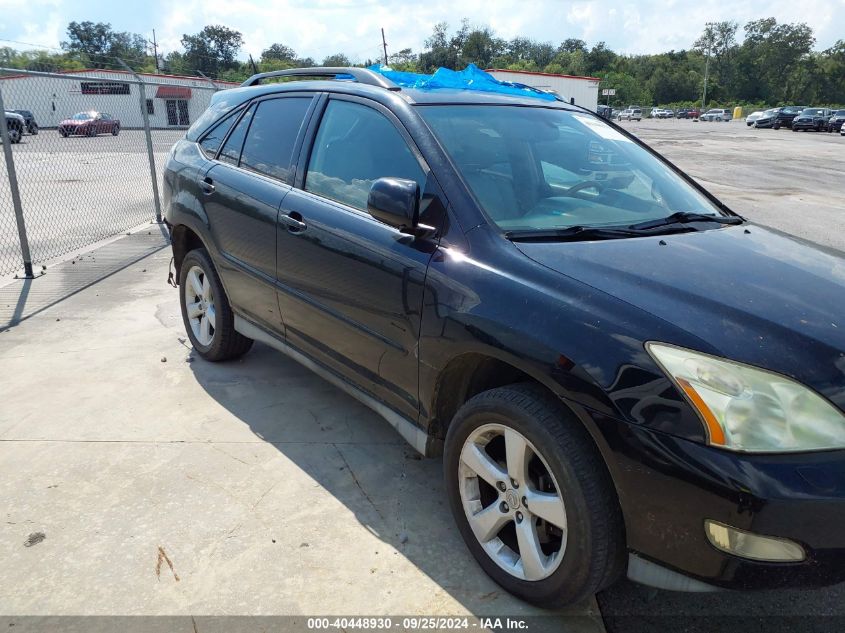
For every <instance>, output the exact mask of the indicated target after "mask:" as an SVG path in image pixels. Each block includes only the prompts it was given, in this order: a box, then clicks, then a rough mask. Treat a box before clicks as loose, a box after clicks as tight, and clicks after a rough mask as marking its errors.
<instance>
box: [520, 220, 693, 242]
mask: <svg viewBox="0 0 845 633" xmlns="http://www.w3.org/2000/svg"><path fill="white" fill-rule="evenodd" d="M690 230H693V229H690V228H688V227H679V229H678V230H677V231H673V232H678V233H681V232H685V231H690ZM653 234H654V233H653V232H651V231H648V230H643V229H635V228H632V227H625V226H605V227H602V226H581V225H580V224H579V225H576V226H569V227H566V228H565V229H536V230H524V231H519V230H514V231H506V232H505V237H507V238H508V239H509V240H511V241H512V242H545V241H560V242H565V241H579V240H615V239H621V238H625V237H644V236H647V235H653Z"/></svg>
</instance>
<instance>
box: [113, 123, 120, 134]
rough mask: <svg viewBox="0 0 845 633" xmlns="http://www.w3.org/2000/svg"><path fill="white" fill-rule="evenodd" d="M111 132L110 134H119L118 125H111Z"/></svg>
mask: <svg viewBox="0 0 845 633" xmlns="http://www.w3.org/2000/svg"><path fill="white" fill-rule="evenodd" d="M111 133H112V136H117V135H118V134H120V126H119V125H115V126H114V127H112V129H111Z"/></svg>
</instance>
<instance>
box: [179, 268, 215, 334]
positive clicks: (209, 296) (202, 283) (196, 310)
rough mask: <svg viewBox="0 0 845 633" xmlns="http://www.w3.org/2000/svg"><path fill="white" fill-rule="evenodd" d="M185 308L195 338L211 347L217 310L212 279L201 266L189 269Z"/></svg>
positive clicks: (185, 289) (185, 291) (185, 290)
mask: <svg viewBox="0 0 845 633" xmlns="http://www.w3.org/2000/svg"><path fill="white" fill-rule="evenodd" d="M184 293H185V309H186V312H187V314H188V323H189V324H190V326H191V331H192V332H193V333H194V338H195V339H196V340H197V341H198V342H199V344H200V345H202V346H204V347H209V346H210V345H211V342H212V341H213V340H214V333H215V332H216V330H217V312H216V310H215V308H214V295H213V293H212V292H211V280H210V279H209V278H208V275H206V274H205V271H204V270H203V269H202V268H200V267H199V266H193V267H192V268H191V269H190V270H189V271H188V276H187V278H186V283H185V288H184Z"/></svg>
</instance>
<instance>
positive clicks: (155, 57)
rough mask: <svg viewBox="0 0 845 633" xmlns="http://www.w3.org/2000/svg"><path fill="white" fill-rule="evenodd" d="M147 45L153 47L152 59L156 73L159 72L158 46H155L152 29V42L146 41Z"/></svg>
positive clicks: (154, 35) (154, 33) (154, 36)
mask: <svg viewBox="0 0 845 633" xmlns="http://www.w3.org/2000/svg"><path fill="white" fill-rule="evenodd" d="M147 44H152V45H153V59H154V60H155V63H156V72H161V71H160V70H159V68H158V44H156V30H155V29H153V41H152V42H151V41H150V40H147Z"/></svg>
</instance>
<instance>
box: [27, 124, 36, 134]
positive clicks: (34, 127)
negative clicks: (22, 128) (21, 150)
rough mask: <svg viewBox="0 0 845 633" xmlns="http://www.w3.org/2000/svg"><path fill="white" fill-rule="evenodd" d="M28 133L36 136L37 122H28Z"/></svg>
mask: <svg viewBox="0 0 845 633" xmlns="http://www.w3.org/2000/svg"><path fill="white" fill-rule="evenodd" d="M29 133H30V134H32V135H33V136H38V124H37V123H31V124H30V126H29Z"/></svg>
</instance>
